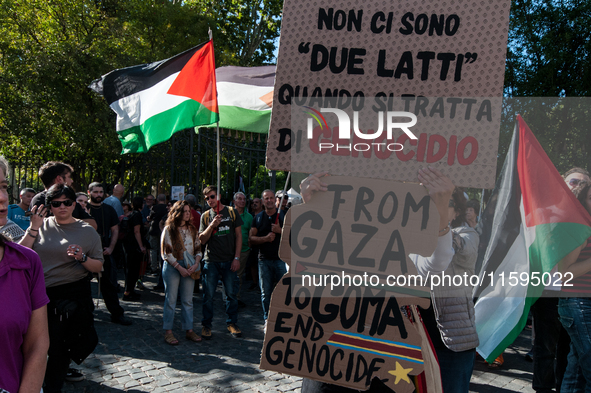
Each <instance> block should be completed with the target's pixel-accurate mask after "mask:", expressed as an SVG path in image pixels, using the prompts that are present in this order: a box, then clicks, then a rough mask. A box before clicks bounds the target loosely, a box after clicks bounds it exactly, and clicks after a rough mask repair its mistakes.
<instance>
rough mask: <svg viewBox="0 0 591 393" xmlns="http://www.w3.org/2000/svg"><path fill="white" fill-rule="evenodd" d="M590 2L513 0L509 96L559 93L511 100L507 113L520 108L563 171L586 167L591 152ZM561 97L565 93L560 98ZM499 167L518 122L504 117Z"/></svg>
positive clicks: (507, 83)
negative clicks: (590, 103) (589, 104)
mask: <svg viewBox="0 0 591 393" xmlns="http://www.w3.org/2000/svg"><path fill="white" fill-rule="evenodd" d="M590 14H591V3H590V2H588V1H580V0H573V1H558V0H514V1H513V3H512V7H511V22H510V30H509V45H508V50H507V63H506V70H505V95H506V96H508V97H555V98H554V99H548V98H545V99H543V100H537V101H533V100H526V99H520V100H518V101H513V102H508V103H507V105H506V109H507V110H508V112H507V113H506V114H507V115H509V117H507V119H509V118H510V119H513V114H514V113H521V114H522V116H523V117H524V120H525V121H526V122H527V123H528V125H529V126H530V128H531V129H532V131H533V132H534V134H535V135H536V138H537V139H538V140H539V141H540V143H541V145H542V146H543V147H544V149H545V150H546V153H548V155H549V157H550V159H551V160H552V161H553V163H554V164H555V166H556V167H557V168H558V170H559V171H561V172H563V171H565V170H567V169H568V168H570V167H572V166H575V165H576V166H582V167H587V168H588V166H589V163H590V158H591V156H590V155H589V151H590V150H591V134H590V133H589V132H588V124H589V120H591V118H590V117H589V111H588V110H587V109H586V108H585V106H586V105H585V101H584V100H577V99H574V98H573V99H563V98H562V97H567V98H569V97H583V96H587V95H589V94H590V93H591V56H590V52H591V41H590V40H589V36H590V35H591V24H589V15H590ZM558 97H561V98H560V99H559V98H558ZM504 124H505V125H504V127H503V129H502V131H501V139H500V146H499V153H500V158H499V165H498V167H499V169H500V166H501V165H502V162H503V160H504V156H505V154H506V151H507V149H508V146H509V143H510V139H511V135H512V132H513V123H512V120H511V121H505V122H504Z"/></svg>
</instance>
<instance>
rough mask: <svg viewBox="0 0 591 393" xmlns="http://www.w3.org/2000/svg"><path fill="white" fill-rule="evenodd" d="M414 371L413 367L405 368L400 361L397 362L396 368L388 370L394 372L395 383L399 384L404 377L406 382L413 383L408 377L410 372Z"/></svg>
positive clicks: (390, 372)
mask: <svg viewBox="0 0 591 393" xmlns="http://www.w3.org/2000/svg"><path fill="white" fill-rule="evenodd" d="M411 371H412V368H404V367H402V365H401V364H400V363H398V362H396V370H390V371H388V374H392V375H394V376H395V377H396V380H395V381H394V385H398V382H400V380H401V379H402V380H403V381H405V382H408V383H411V382H410V378H409V377H408V373H409V372H411Z"/></svg>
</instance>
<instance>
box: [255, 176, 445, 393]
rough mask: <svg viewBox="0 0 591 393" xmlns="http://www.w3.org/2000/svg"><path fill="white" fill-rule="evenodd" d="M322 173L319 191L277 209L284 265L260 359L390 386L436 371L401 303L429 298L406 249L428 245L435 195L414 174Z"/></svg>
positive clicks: (353, 383) (300, 371)
mask: <svg viewBox="0 0 591 393" xmlns="http://www.w3.org/2000/svg"><path fill="white" fill-rule="evenodd" d="M325 179H326V182H327V183H328V184H329V186H328V191H326V192H317V193H316V194H315V195H314V197H313V198H312V201H310V202H307V203H306V204H304V205H297V206H294V207H292V208H291V209H290V210H289V211H288V214H287V216H286V219H285V224H284V228H283V234H282V238H281V245H280V257H281V258H282V260H284V261H286V262H287V263H288V264H289V265H290V273H289V274H288V275H286V276H284V278H283V279H282V280H281V281H280V282H279V283H278V285H277V287H276V288H275V290H274V292H273V296H272V298H271V307H270V313H269V319H268V322H267V332H266V335H265V343H264V347H263V352H262V359H261V367H262V368H264V369H269V370H275V371H280V372H285V373H288V374H292V375H299V376H303V377H307V378H311V379H315V380H319V381H324V382H328V383H333V384H337V385H342V386H347V387H351V388H355V389H361V390H365V389H367V387H368V386H369V384H370V383H371V380H372V379H373V378H374V377H378V378H380V379H381V380H382V381H384V382H385V383H386V385H388V386H390V387H391V388H393V389H395V391H397V392H412V391H414V389H415V385H416V384H419V383H420V381H421V378H422V381H423V382H424V380H425V378H429V379H431V380H432V381H434V380H437V379H438V373H435V374H434V371H433V370H437V367H432V366H433V365H434V364H436V361H435V360H434V357H433V354H432V351H431V347H430V345H429V342H428V339H427V338H426V334H425V332H424V330H423V325H422V323H420V322H418V323H417V321H416V319H415V318H413V317H411V316H409V315H407V314H406V313H405V311H404V308H401V307H402V306H404V305H409V304H414V305H420V306H421V307H424V308H427V307H428V306H429V304H430V300H429V288H428V287H426V286H425V285H421V284H420V283H419V284H418V283H417V281H414V282H412V283H411V277H413V276H414V277H415V280H416V279H417V278H416V277H417V271H416V268H415V266H414V264H413V262H412V261H411V260H410V258H409V257H408V255H409V254H412V253H421V254H423V255H426V256H429V255H431V253H432V252H433V250H434V249H435V245H436V242H437V231H438V226H439V215H438V213H437V209H436V208H435V205H434V204H433V203H431V200H430V198H429V196H428V195H427V193H426V190H425V188H424V187H422V186H419V185H416V184H404V183H393V182H391V181H384V180H372V179H363V180H362V179H357V178H352V177H340V176H331V177H328V178H325ZM290 244H291V246H290ZM347 277H350V282H347ZM401 277H404V285H403V281H402V280H401V279H400V278H401ZM337 280H338V282H337ZM425 368H427V369H428V370H429V372H428V373H426V374H428V375H426V374H422V375H421V373H422V372H423V371H424V370H425Z"/></svg>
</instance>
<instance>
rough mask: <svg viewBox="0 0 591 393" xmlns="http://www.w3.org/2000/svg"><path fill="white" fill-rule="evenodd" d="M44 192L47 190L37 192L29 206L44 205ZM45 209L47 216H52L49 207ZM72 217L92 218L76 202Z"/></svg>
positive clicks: (80, 218)
mask: <svg viewBox="0 0 591 393" xmlns="http://www.w3.org/2000/svg"><path fill="white" fill-rule="evenodd" d="M46 194H47V191H41V192H40V193H39V194H37V195H35V196H34V197H33V199H31V206H39V205H45V195H46ZM47 211H48V215H49V216H53V214H52V213H51V210H50V209H47ZM72 217H74V218H77V219H79V220H87V219H89V218H92V217H91V216H90V215H89V214H88V213H86V212H85V211H84V209H83V208H82V206H80V205H79V204H76V207H75V208H74V212H73V213H72Z"/></svg>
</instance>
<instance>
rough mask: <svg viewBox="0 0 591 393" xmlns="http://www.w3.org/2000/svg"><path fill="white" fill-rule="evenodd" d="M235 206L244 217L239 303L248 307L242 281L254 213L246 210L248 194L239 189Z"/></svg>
mask: <svg viewBox="0 0 591 393" xmlns="http://www.w3.org/2000/svg"><path fill="white" fill-rule="evenodd" d="M234 207H235V208H236V211H237V212H238V214H240V218H242V227H241V230H242V249H241V250H240V268H239V269H238V271H237V272H236V273H237V274H238V278H239V279H240V286H239V287H238V294H237V297H238V305H239V306H240V307H246V303H244V302H243V301H242V300H241V298H240V292H241V291H242V281H243V274H244V270H245V269H246V261H248V255H249V254H250V247H249V245H248V232H249V231H250V227H251V226H252V215H251V214H250V213H249V212H248V211H247V210H246V195H244V193H243V192H240V191H238V192H237V193H236V194H234Z"/></svg>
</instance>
